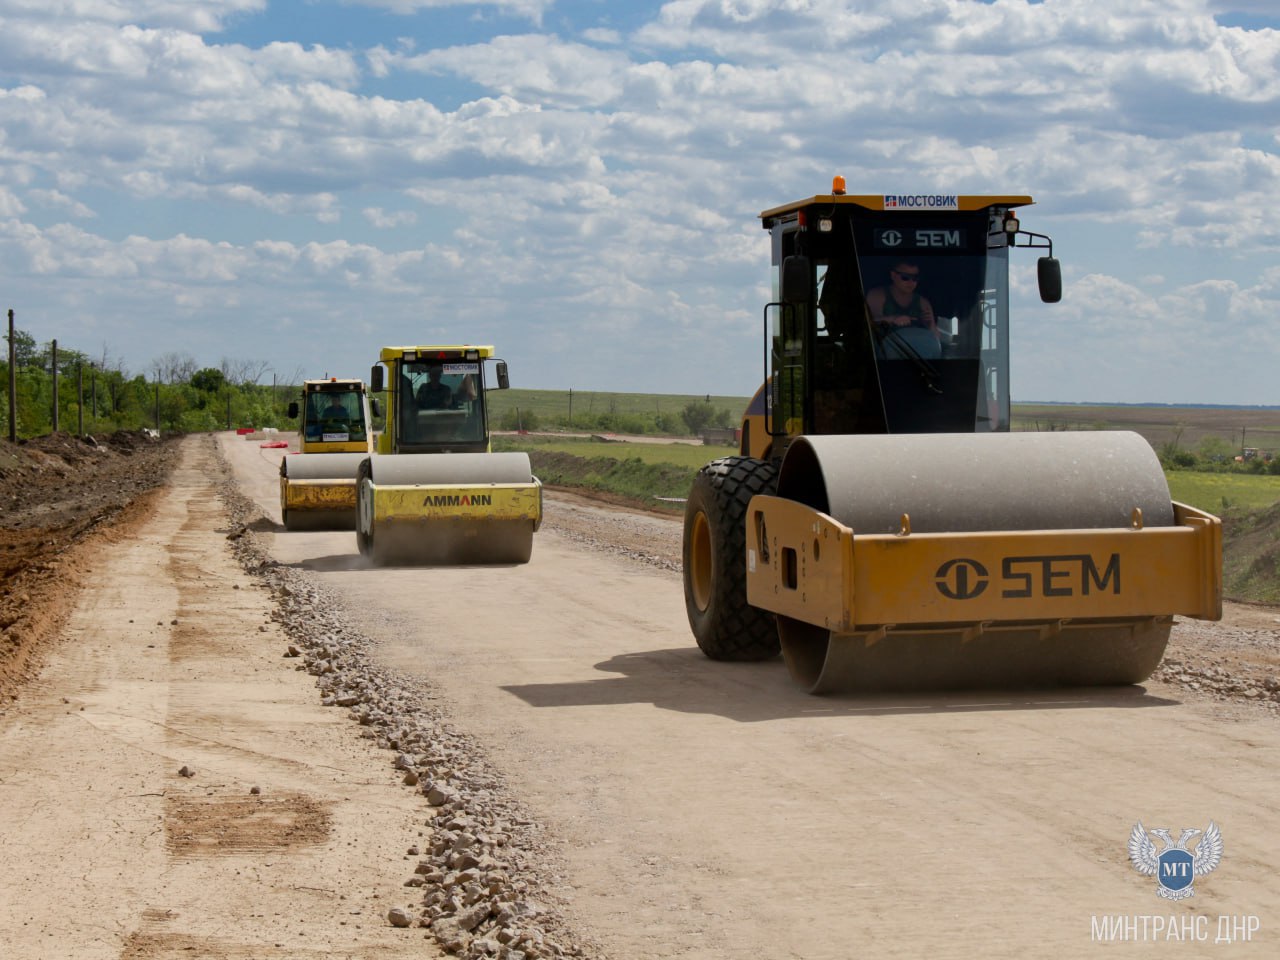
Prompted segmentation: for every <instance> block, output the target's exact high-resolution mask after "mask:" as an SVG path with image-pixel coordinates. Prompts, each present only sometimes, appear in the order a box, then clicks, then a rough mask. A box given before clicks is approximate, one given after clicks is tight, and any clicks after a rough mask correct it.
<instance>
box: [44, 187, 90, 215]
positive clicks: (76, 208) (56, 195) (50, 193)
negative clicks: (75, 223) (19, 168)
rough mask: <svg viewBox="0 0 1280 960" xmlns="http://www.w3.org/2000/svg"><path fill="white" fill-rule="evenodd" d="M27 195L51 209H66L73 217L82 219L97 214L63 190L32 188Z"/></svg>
mask: <svg viewBox="0 0 1280 960" xmlns="http://www.w3.org/2000/svg"><path fill="white" fill-rule="evenodd" d="M27 196H29V197H30V198H31V200H32V201H34V202H35V203H38V204H40V205H41V206H43V207H48V208H50V209H59V210H65V211H67V213H69V214H70V215H71V216H73V217H79V218H80V219H91V218H92V217H94V216H95V214H94V212H93V211H92V210H91V209H89V207H87V206H85V205H84V204H83V203H81V202H80V201H79V200H76V199H74V198H73V197H69V196H67V195H66V194H65V193H63V192H62V191H61V190H38V189H37V190H31V191H28V193H27Z"/></svg>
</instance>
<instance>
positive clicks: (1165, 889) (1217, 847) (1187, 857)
mask: <svg viewBox="0 0 1280 960" xmlns="http://www.w3.org/2000/svg"><path fill="white" fill-rule="evenodd" d="M1201 833H1203V834H1204V836H1203V837H1200V842H1199V843H1198V844H1196V849H1195V853H1192V852H1191V851H1189V850H1188V849H1187V841H1189V840H1192V839H1194V838H1195V837H1197V836H1200V834H1201ZM1150 834H1154V835H1155V836H1157V837H1159V838H1160V840H1161V841H1163V843H1164V845H1165V846H1164V849H1163V850H1161V851H1160V852H1159V853H1156V845H1155V841H1153V840H1152V839H1151V836H1150ZM1129 860H1130V861H1131V862H1132V863H1133V869H1135V870H1137V871H1138V872H1139V873H1140V874H1142V875H1143V876H1146V877H1152V876H1153V877H1155V878H1156V882H1157V884H1158V886H1157V887H1156V894H1157V895H1158V896H1160V897H1163V898H1164V899H1165V900H1185V899H1186V898H1187V897H1194V896H1195V895H1196V892H1195V890H1194V889H1193V888H1192V886H1191V885H1192V884H1193V883H1194V882H1195V878H1196V877H1203V876H1204V875H1205V874H1208V873H1212V872H1213V871H1214V870H1215V869H1217V866H1218V864H1219V863H1221V862H1222V833H1221V832H1220V831H1219V830H1218V825H1217V824H1216V823H1214V822H1213V821H1212V820H1210V821H1209V826H1208V827H1206V828H1205V829H1204V830H1203V831H1201V830H1197V829H1196V828H1195V827H1190V828H1188V829H1186V830H1183V831H1182V836H1181V837H1179V838H1178V839H1177V840H1174V839H1173V837H1172V836H1170V835H1169V831H1168V830H1167V829H1165V828H1163V827H1152V828H1151V830H1150V832H1148V831H1146V830H1144V829H1143V828H1142V823H1141V822H1138V823H1135V824H1134V825H1133V830H1132V831H1130V833H1129Z"/></svg>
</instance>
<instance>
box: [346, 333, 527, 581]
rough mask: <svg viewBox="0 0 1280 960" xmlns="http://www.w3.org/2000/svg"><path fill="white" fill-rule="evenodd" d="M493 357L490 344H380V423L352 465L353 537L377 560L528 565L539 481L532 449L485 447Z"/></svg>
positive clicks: (499, 372)
mask: <svg viewBox="0 0 1280 960" xmlns="http://www.w3.org/2000/svg"><path fill="white" fill-rule="evenodd" d="M490 359H493V347H490V346H418V347H385V348H384V349H383V350H382V353H381V355H380V363H379V364H378V365H375V366H374V368H373V372H372V374H371V376H370V384H369V387H370V390H371V391H372V392H374V393H380V392H381V391H382V390H383V389H384V388H385V390H386V395H387V417H386V427H385V429H384V430H383V432H382V433H381V434H380V435H379V437H378V442H377V448H376V449H377V452H376V453H375V454H374V455H373V456H371V457H366V458H364V459H363V460H362V461H361V462H360V464H359V465H358V467H357V471H356V473H357V482H356V543H357V545H358V547H359V549H360V552H361V553H363V554H365V555H367V556H369V557H370V559H371V560H372V561H373V562H374V563H378V564H384V563H412V564H472V563H527V562H528V560H529V557H530V555H531V553H532V551H533V534H534V532H535V531H536V530H537V529H538V527H539V526H540V525H541V523H542V485H541V484H540V483H539V482H538V479H537V478H536V477H535V476H533V472H532V469H531V468H530V465H529V455H528V454H526V453H492V452H490V445H489V423H488V410H487V408H486V405H485V395H486V387H485V381H484V374H485V369H484V364H485V361H486V360H490ZM494 367H495V371H494V372H495V374H496V376H497V386H498V389H504V390H505V389H506V388H507V387H508V385H509V380H508V374H507V365H506V363H505V361H502V360H494ZM384 370H385V379H384Z"/></svg>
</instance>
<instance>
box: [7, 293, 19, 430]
mask: <svg viewBox="0 0 1280 960" xmlns="http://www.w3.org/2000/svg"><path fill="white" fill-rule="evenodd" d="M17 441H18V347H17V344H16V343H15V342H14V338H13V308H12V307H11V308H10V309H9V442H10V443H16V442H17Z"/></svg>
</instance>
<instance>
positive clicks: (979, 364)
mask: <svg viewBox="0 0 1280 960" xmlns="http://www.w3.org/2000/svg"><path fill="white" fill-rule="evenodd" d="M1032 203H1033V201H1032V198H1031V197H1029V196H1024V195H1017V194H989V195H977V194H950V193H935V192H924V193H909V194H870V193H857V194H853V193H849V192H848V191H847V190H846V181H845V178H844V177H843V176H840V175H837V176H835V177H833V178H832V180H831V190H830V192H829V193H825V194H815V195H814V196H811V197H807V198H804V199H801V200H796V201H792V202H789V203H784V204H782V205H780V206H776V207H771V208H769V209H767V210H764V211H763V212H761V214H760V220H761V225H762V226H763V227H764V229H765V230H767V231H768V233H769V241H770V242H769V249H770V251H771V268H772V277H771V280H772V282H771V283H770V284H769V285H768V287H769V289H770V290H771V292H772V297H771V300H770V302H769V303H767V304H765V305H764V321H765V322H764V358H765V364H764V366H765V371H764V372H765V376H764V381H763V383H762V384H761V386H760V389H759V390H758V391H757V392H756V395H755V397H754V398H753V399H752V400H751V402H750V403H749V404H748V405H747V408H746V410H745V411H744V412H743V416H742V421H741V430H740V434H739V437H740V440H739V444H738V453H737V455H736V456H729V457H721V458H719V459H718V460H714V461H712V462H711V463H708V464H707V465H706V466H704V467H703V468H702V469H701V470H699V471H698V474H697V476H696V477H695V478H694V481H693V486H692V487H691V489H690V491H689V499H688V501H687V502H686V504H685V524H684V550H683V559H684V594H685V609H686V611H687V612H688V616H689V627H690V629H691V630H692V632H693V636H694V640H695V641H696V642H697V644H698V647H699V649H701V650H702V651H703V653H705V654H706V655H707V656H708V657H710V658H711V659H713V660H737V661H743V660H767V659H770V658H772V657H775V656H776V655H777V654H778V653H779V651H781V652H782V654H783V656H784V658H785V659H786V662H787V664H788V666H789V667H790V669H791V673H792V674H793V676H794V677H795V678H796V679H797V680H798V681H799V682H800V684H801V685H802V686H804V687H805V688H806V689H807V690H810V691H811V692H814V693H824V692H828V691H833V690H871V691H881V690H903V689H929V688H942V687H966V686H967V687H973V686H989V687H1002V686H1003V687H1008V686H1025V685H1028V684H1035V685H1045V684H1086V685H1090V684H1101V683H1136V682H1139V681H1141V680H1143V679H1145V678H1146V677H1147V676H1149V675H1150V673H1151V671H1152V670H1153V669H1155V666H1156V664H1157V663H1158V662H1159V660H1160V656H1161V652H1162V651H1163V650H1164V647H1165V644H1166V643H1167V641H1168V637H1169V629H1170V624H1171V623H1172V620H1173V617H1174V616H1175V615H1183V616H1188V617H1195V618H1198V619H1202V620H1217V619H1220V618H1221V616H1222V528H1221V524H1220V523H1219V522H1218V519H1217V518H1216V517H1212V516H1210V515H1209V514H1206V513H1201V512H1199V511H1197V510H1193V509H1192V508H1190V507H1186V506H1184V505H1182V504H1177V503H1173V502H1172V501H1171V500H1170V499H1169V490H1168V488H1167V486H1166V485H1165V482H1164V476H1163V474H1162V472H1161V470H1160V465H1159V463H1158V462H1157V460H1156V458H1155V456H1154V454H1153V453H1152V451H1151V450H1150V448H1149V447H1148V446H1147V443H1146V441H1145V440H1143V439H1142V438H1141V437H1138V436H1136V435H1134V434H1129V433H1107V432H1100V431H1099V432H1086V433H1071V434H1067V433H1047V434H1030V433H1017V434H1015V433H1012V428H1013V401H1012V395H1011V392H1010V384H1011V382H1012V377H1011V370H1010V355H1011V354H1010V343H1011V341H1012V336H1011V304H1013V303H1014V302H1015V301H1017V300H1019V299H1020V297H1018V296H1015V295H1014V290H1013V287H1014V285H1013V283H1012V282H1011V280H1010V275H1009V268H1010V263H1011V261H1012V259H1013V258H1014V257H1015V256H1017V255H1018V252H1019V251H1029V250H1036V251H1039V253H1040V256H1039V257H1038V259H1037V260H1036V286H1037V287H1038V289H1039V292H1040V299H1041V300H1042V301H1043V302H1045V303H1057V302H1058V301H1060V300H1061V299H1062V270H1061V267H1060V265H1059V263H1058V260H1057V258H1055V257H1054V255H1053V239H1052V238H1051V237H1049V236H1047V235H1045V234H1043V233H1037V232H1035V231H1033V230H1027V229H1024V228H1023V217H1024V214H1026V213H1028V212H1029V209H1030V207H1031V205H1032ZM775 493H776V495H774V494H775Z"/></svg>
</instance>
